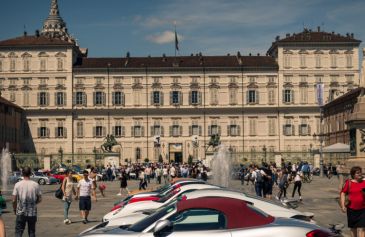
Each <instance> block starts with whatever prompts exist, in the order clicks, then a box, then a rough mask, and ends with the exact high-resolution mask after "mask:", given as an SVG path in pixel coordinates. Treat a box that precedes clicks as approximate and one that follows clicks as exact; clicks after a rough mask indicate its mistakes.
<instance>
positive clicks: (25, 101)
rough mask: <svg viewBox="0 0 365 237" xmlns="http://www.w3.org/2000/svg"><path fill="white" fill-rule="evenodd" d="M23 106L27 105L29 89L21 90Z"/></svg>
mask: <svg viewBox="0 0 365 237" xmlns="http://www.w3.org/2000/svg"><path fill="white" fill-rule="evenodd" d="M23 106H29V91H23Z"/></svg>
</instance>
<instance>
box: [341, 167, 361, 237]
mask: <svg viewBox="0 0 365 237" xmlns="http://www.w3.org/2000/svg"><path fill="white" fill-rule="evenodd" d="M350 175H351V179H348V180H347V181H346V182H345V185H344V186H343V188H342V190H341V193H340V204H341V209H342V211H343V212H345V213H347V223H348V227H349V228H350V230H351V235H352V237H365V198H364V191H365V181H364V180H363V176H362V170H361V167H359V166H354V167H352V168H351V170H350ZM346 195H348V200H349V202H348V203H345V200H346V198H345V196H346Z"/></svg>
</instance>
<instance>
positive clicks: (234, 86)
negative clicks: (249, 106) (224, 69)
mask: <svg viewBox="0 0 365 237" xmlns="http://www.w3.org/2000/svg"><path fill="white" fill-rule="evenodd" d="M228 88H230V89H231V88H238V85H237V83H229V84H228Z"/></svg>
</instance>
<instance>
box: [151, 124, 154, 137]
mask: <svg viewBox="0 0 365 237" xmlns="http://www.w3.org/2000/svg"><path fill="white" fill-rule="evenodd" d="M150 131H151V133H150V134H151V136H154V135H155V134H154V129H153V126H150Z"/></svg>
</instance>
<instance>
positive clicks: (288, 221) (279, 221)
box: [271, 217, 328, 231]
mask: <svg viewBox="0 0 365 237" xmlns="http://www.w3.org/2000/svg"><path fill="white" fill-rule="evenodd" d="M271 225H275V226H289V227H290V226H296V227H302V228H308V229H321V230H325V231H328V229H326V228H323V227H320V226H319V225H316V224H313V223H310V222H307V221H302V220H297V219H293V218H282V217H276V218H275V220H274V222H272V223H271Z"/></svg>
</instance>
